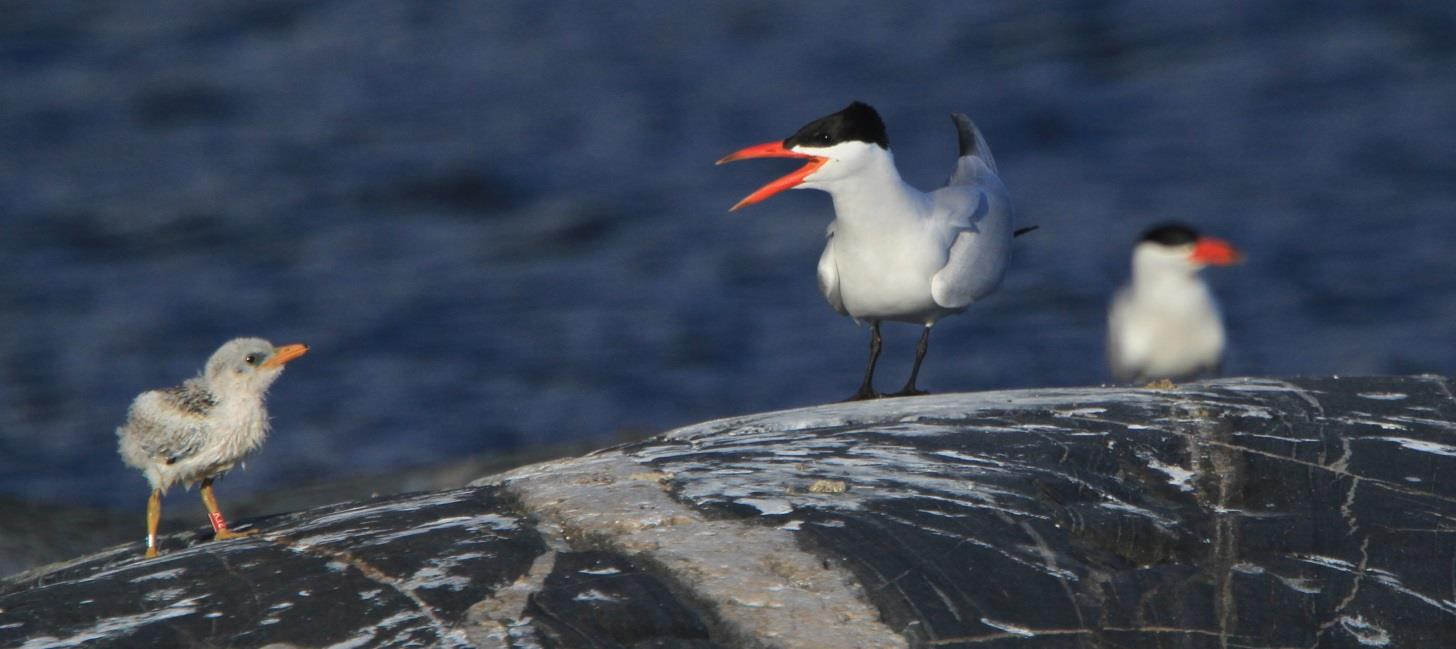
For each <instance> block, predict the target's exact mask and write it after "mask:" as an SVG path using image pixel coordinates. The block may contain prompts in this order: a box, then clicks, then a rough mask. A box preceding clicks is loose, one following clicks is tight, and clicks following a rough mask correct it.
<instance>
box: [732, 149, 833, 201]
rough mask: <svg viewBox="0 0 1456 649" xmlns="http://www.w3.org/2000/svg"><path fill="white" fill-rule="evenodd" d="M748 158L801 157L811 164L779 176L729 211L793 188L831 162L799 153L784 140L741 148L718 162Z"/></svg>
mask: <svg viewBox="0 0 1456 649" xmlns="http://www.w3.org/2000/svg"><path fill="white" fill-rule="evenodd" d="M748 158H801V159H804V160H808V161H809V164H806V165H804V166H802V167H800V168H799V170H798V171H795V172H793V173H791V174H789V175H787V176H784V177H782V178H779V179H778V180H775V181H773V182H771V183H769V184H767V185H764V186H763V187H760V188H758V191H756V192H753V193H752V194H749V195H748V197H747V198H744V199H743V200H741V201H738V204H737V205H734V206H733V207H732V208H730V209H729V210H728V211H729V212H733V211H736V210H737V209H738V208H740V207H743V206H744V205H752V204H754V203H757V202H759V201H762V200H764V199H766V198H768V197H770V196H773V195H774V194H777V193H779V192H781V191H784V190H785V189H789V188H792V187H793V186H795V185H798V184H799V183H801V182H804V179H805V178H807V177H808V176H809V174H812V173H814V172H816V171H818V170H819V168H820V167H822V166H824V163H826V162H829V158H824V157H820V156H817V155H809V154H807V153H799V152H797V151H791V150H789V149H785V148H784V143H783V142H765V143H763V144H755V145H753V146H751V147H748V148H745V149H739V150H738V151H735V152H733V153H730V154H728V155H726V156H723V159H722V160H719V161H718V162H717V164H724V163H727V162H733V161H735V160H746V159H748Z"/></svg>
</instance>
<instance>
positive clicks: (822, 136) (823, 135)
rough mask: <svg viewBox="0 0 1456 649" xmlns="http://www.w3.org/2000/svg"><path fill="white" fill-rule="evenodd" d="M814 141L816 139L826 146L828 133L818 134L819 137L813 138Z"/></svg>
mask: <svg viewBox="0 0 1456 649" xmlns="http://www.w3.org/2000/svg"><path fill="white" fill-rule="evenodd" d="M815 139H817V140H819V141H820V142H823V143H825V144H828V143H829V134H828V133H820V134H819V135H818V137H817V138H815Z"/></svg>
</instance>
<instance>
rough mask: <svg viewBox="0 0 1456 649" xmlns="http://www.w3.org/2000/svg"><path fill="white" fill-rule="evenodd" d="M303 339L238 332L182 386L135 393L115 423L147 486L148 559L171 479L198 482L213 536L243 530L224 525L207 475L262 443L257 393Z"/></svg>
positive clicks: (125, 453)
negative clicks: (284, 340)
mask: <svg viewBox="0 0 1456 649" xmlns="http://www.w3.org/2000/svg"><path fill="white" fill-rule="evenodd" d="M307 351H308V347H307V346H305V345H284V346H282V347H274V346H273V344H272V343H269V342H268V341H266V340H263V339H261V338H238V339H235V340H230V341H228V342H227V343H226V344H224V345H223V346H222V347H220V348H218V350H217V351H216V352H214V353H213V354H212V357H211V358H209V359H207V366H206V367H205V368H204V369H203V371H202V374H200V375H198V376H196V377H193V378H190V379H187V380H186V381H184V382H183V383H182V384H181V385H176V386H173V387H170V388H163V389H161V390H149V391H147V392H143V393H141V394H140V395H138V396H137V398H136V400H135V401H133V402H132V404H131V409H130V410H128V411H127V417H126V423H125V424H123V425H122V426H121V427H120V428H117V429H116V436H117V438H118V440H119V449H118V450H119V451H120V453H121V458H122V460H123V461H125V462H126V463H127V465H129V466H132V467H135V468H137V469H139V470H141V472H142V473H143V474H145V475H146V477H147V481H148V482H150V483H151V484H152V495H151V498H150V499H149V500H148V501H147V554H146V556H147V557H155V556H157V523H158V521H160V520H161V517H162V494H164V493H166V491H167V488H168V487H171V486H172V485H174V484H177V483H182V484H183V485H186V486H187V487H189V488H190V487H191V486H192V484H193V483H195V482H199V481H200V482H201V483H202V502H203V504H204V505H206V506H207V511H208V516H209V520H210V521H211V522H212V529H213V538H214V539H216V540H223V539H230V538H236V537H239V536H246V533H238V532H233V531H231V530H229V529H228V526H227V521H225V520H224V519H223V516H222V512H221V511H219V510H218V508H217V499H216V498H214V497H213V494H212V481H213V479H215V478H217V477H219V476H221V475H222V474H224V473H226V472H227V471H228V470H229V469H231V468H233V465H234V464H237V463H238V462H239V461H241V460H242V459H243V458H244V457H245V456H247V455H248V454H249V453H251V452H253V451H255V450H257V448H258V447H259V446H262V445H263V440H264V438H266V437H267V436H268V410H267V408H266V407H265V406H264V404H263V396H264V394H265V393H267V391H268V386H270V385H272V384H273V381H275V380H277V379H278V376H279V375H280V374H282V372H283V366H284V364H285V363H288V362H289V361H291V360H293V359H295V358H298V357H299V356H302V355H304V353H306V352H307Z"/></svg>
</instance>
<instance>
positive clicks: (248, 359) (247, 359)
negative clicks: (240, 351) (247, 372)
mask: <svg viewBox="0 0 1456 649" xmlns="http://www.w3.org/2000/svg"><path fill="white" fill-rule="evenodd" d="M243 362H244V363H247V364H249V365H257V364H258V355H257V354H248V355H247V356H244V357H243Z"/></svg>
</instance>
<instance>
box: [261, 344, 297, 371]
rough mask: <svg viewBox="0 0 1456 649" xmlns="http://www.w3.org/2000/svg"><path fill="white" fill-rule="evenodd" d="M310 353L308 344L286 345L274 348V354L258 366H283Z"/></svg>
mask: <svg viewBox="0 0 1456 649" xmlns="http://www.w3.org/2000/svg"><path fill="white" fill-rule="evenodd" d="M307 353H308V345H284V346H282V347H279V348H277V349H275V350H273V355H272V356H269V357H268V360H266V361H263V364H262V365H259V366H258V367H282V366H283V364H284V363H287V362H288V361H291V360H293V359H295V358H298V357H299V356H302V355H304V354H307Z"/></svg>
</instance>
